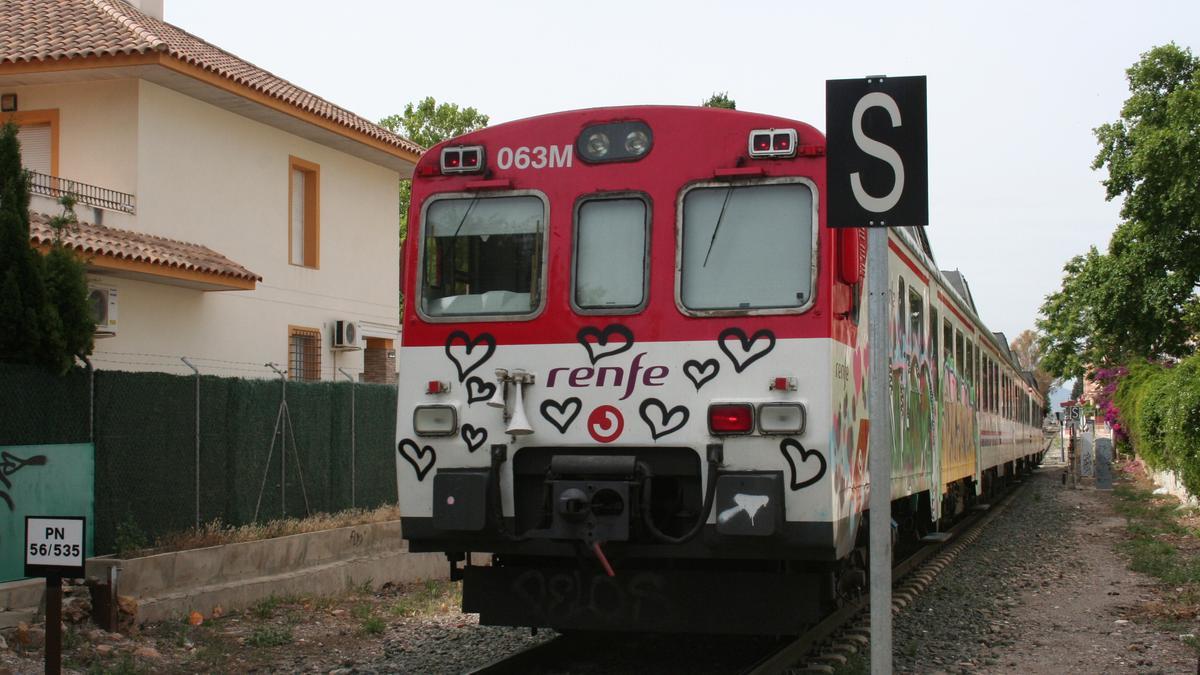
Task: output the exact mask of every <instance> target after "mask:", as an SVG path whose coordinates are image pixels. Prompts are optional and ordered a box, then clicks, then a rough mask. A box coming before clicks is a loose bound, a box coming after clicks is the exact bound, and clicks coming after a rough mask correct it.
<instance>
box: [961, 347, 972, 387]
mask: <svg viewBox="0 0 1200 675" xmlns="http://www.w3.org/2000/svg"><path fill="white" fill-rule="evenodd" d="M966 342H967V346H966V353H967V358H966V360H965V361H963V369H962V372H963V377H965V378H966V380H967V384H971V383H973V382H974V381H975V372H974V370H973V366H974V364H975V345H974V344H972V343H971V336H969V335H968V336H967V340H966Z"/></svg>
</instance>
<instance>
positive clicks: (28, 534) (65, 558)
mask: <svg viewBox="0 0 1200 675" xmlns="http://www.w3.org/2000/svg"><path fill="white" fill-rule="evenodd" d="M86 531H87V521H86V520H85V519H84V518H83V517H82V516H25V576H27V577H46V672H47V673H54V674H57V673H60V672H62V580H63V578H68V579H78V578H81V577H83V576H84V570H83V559H84V533H85V532H86Z"/></svg>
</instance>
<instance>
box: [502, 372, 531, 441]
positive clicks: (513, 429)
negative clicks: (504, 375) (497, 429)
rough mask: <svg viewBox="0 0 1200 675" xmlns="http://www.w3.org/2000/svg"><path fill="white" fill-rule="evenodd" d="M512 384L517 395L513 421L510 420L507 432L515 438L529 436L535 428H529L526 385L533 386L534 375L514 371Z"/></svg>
mask: <svg viewBox="0 0 1200 675" xmlns="http://www.w3.org/2000/svg"><path fill="white" fill-rule="evenodd" d="M512 382H513V386H514V387H516V393H515V395H514V396H513V413H512V419H511V420H509V422H508V428H507V429H505V431H506V432H507V433H509V434H512V435H513V436H528V435H529V434H532V433H533V427H531V426H529V417H528V416H527V415H526V414H525V395H524V392H525V385H526V384H533V375H531V374H529V373H527V372H525V371H523V370H514V371H513V373H512Z"/></svg>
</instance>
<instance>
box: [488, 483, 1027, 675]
mask: <svg viewBox="0 0 1200 675" xmlns="http://www.w3.org/2000/svg"><path fill="white" fill-rule="evenodd" d="M1014 483H1015V484H1014V488H1013V489H1011V490H1009V491H1008V493H1007V494H1005V495H1003V496H1002V497H1000V498H999V499H998V500H997V501H996V502H995V503H993V504H991V505H989V506H988V507H986V508H985V509H979V510H976V511H975V512H973V513H971V514H969V515H968V516H967V517H965V518H964V519H962V520H961V521H959V522H958V523H955V524H954V526H953V527H951V528H949V529H948V530H945V531H944V533H945V534H947V535H949V536H947V538H946V539H945V540H944V541H940V542H930V543H927V544H925V545H924V546H921V547H920V548H918V549H917V550H915V551H913V552H912V553H911V554H910V555H908V556H906V557H905V558H904V559H903V560H901V561H899V562H897V563H896V564H895V565H893V566H892V578H893V580H894V581H893V588H899V587H903V586H904V584H905V583H906V582H907V581H908V579H909V578H910V577H911V576H912V575H913V573H914V572H917V571H919V570H920V569H921V567H922V565H924V564H925V563H926V562H929V561H930V559H931V558H934V557H935V556H937V555H939V554H945V555H946V556H952V555H957V553H958V551H960V550H961V549H962V547H964V546H966V545H968V544H970V543H971V542H972V541H974V540H975V539H976V538H977V537H978V536H979V534H981V533H982V532H983V528H984V527H985V526H986V525H987V524H988V523H990V522H991V521H992V520H993V519H995V518H996V517H997V516H999V515H1000V514H1001V513H1003V512H1004V510H1005V509H1007V508H1008V506H1009V505H1010V504H1011V503H1012V502H1013V501H1014V500H1015V499H1016V497H1017V495H1018V493H1019V492H1020V488H1021V487H1022V484H1023V481H1020V480H1018V481H1015V482H1014ZM976 508H977V509H978V507H976ZM934 562H936V561H934ZM869 602H870V596H869V594H866V593H864V594H863V595H862V596H861V597H859V598H857V599H856V600H854V601H853V602H851V603H848V604H846V605H845V606H843V607H841V608H839V609H837V610H835V611H834V612H833V613H831V614H830V615H829V616H827V617H826V618H825V619H822V620H821V621H820V622H819V623H817V624H816V625H814V626H813V627H812V628H811V629H809V630H808V631H807V632H805V633H804V634H803V635H800V636H799V637H797V638H795V639H794V640H792V641H790V642H788V643H786V644H784V645H782V646H781V647H779V648H778V649H775V650H772V651H771V652H770V653H769V654H767V655H765V656H764V657H763V658H762V659H761V660H759V661H758V662H756V663H754V664H752V665H750V666H749V667H747V668H746V669H744V670H742V671H741V672H742V673H745V674H753V675H766V674H774V673H782V672H785V671H789V670H791V669H794V668H796V667H797V664H798V663H800V664H802V662H804V661H805V660H807V659H809V657H810V656H811V655H812V653H813V652H814V651H815V650H816V649H817V648H818V647H820V646H821V645H822V644H823V643H825V642H826V641H828V640H829V639H830V638H832V637H833V636H834V635H836V634H837V633H838V632H839V631H840V630H842V629H844V628H847V627H850V626H852V625H853V624H854V622H855V620H856V619H864V620H865V619H866V618H867V610H868V608H869ZM897 609H898V607H897V606H896V605H895V603H893V611H897ZM570 637H571V636H562V635H560V636H558V637H555V638H553V639H550V640H547V641H546V642H542V643H539V644H536V645H531V646H529V647H526V648H524V649H520V650H518V651H516V652H513V653H511V654H508V655H505V656H502V657H499V658H497V659H495V660H494V661H491V662H489V663H487V664H485V665H483V666H480V667H478V668H475V669H473V670H469V671H467V672H468V673H470V674H471V675H498V674H501V673H528V672H537V670H538V668H539V667H540V666H544V665H546V663H547V661H549V660H553V659H557V658H559V657H561V656H563V655H565V654H567V653H569V652H571V651H574V650H577V649H578V648H579V647H580V645H579V644H577V643H578V641H572V640H571V639H570Z"/></svg>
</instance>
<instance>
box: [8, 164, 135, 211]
mask: <svg viewBox="0 0 1200 675" xmlns="http://www.w3.org/2000/svg"><path fill="white" fill-rule="evenodd" d="M29 191H30V192H31V193H33V194H35V195H42V196H45V197H51V198H53V199H58V198H59V197H63V196H66V195H71V196H72V197H74V198H75V203H76V204H86V205H88V206H95V207H98V208H102V209H109V210H110V211H121V212H123V213H133V212H134V198H133V195H131V194H128V193H126V192H118V191H117V190H110V189H108V188H103V187H98V186H95V185H88V184H87V183H80V182H79V181H74V180H70V179H68V178H59V177H58V176H48V175H46V174H44V173H38V172H36V171H30V172H29Z"/></svg>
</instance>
